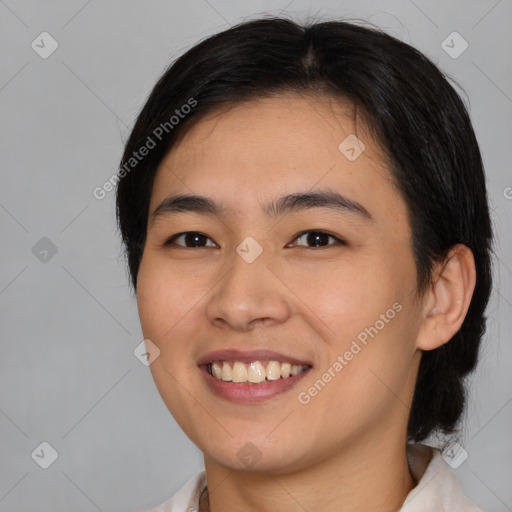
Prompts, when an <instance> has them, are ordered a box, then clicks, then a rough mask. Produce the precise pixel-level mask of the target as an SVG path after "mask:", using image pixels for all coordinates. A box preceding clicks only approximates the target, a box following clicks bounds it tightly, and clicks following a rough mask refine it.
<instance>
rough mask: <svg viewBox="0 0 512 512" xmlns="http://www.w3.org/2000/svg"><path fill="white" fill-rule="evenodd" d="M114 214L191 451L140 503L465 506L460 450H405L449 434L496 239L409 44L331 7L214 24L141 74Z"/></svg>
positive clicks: (165, 507)
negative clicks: (177, 479) (191, 473)
mask: <svg viewBox="0 0 512 512" xmlns="http://www.w3.org/2000/svg"><path fill="white" fill-rule="evenodd" d="M117 209H118V211H117V213H118V221H119V225H120V229H121V233H122V236H123V241H124V243H125V246H126V253H127V259H128V264H129V269H130V273H131V278H132V284H133V286H134V289H135V290H136V293H137V302H138V308H139V315H140V320H141V325H142V329H143V333H144V337H145V338H146V348H147V351H148V357H149V360H150V362H151V366H150V368H151V372H152V375H153V378H154V380H155V383H156V386H157V388H158V390H159V392H160V395H161V396H162V398H163V400H164V402H165V404H166V405H167V407H168V409H169V411H170V412H171V413H172V415H173V416H174V418H175V419H176V421H177V422H178V424H179V425H180V426H181V428H182V429H183V430H184V432H185V433H186V434H187V436H189V438H190V439H191V440H192V441H193V442H194V443H195V444H196V445H197V446H198V447H199V449H200V450H201V451H202V452H203V454H204V463H205V471H204V472H201V473H200V474H199V475H197V476H196V477H195V478H193V479H192V480H191V481H190V482H189V483H188V484H187V485H186V486H185V487H184V488H183V489H181V491H179V492H178V493H177V494H176V495H175V496H174V497H173V498H171V499H170V500H168V501H167V502H165V503H163V504H162V505H160V506H159V507H157V508H156V509H154V510H155V511H156V512H163V511H176V512H178V511H180V512H181V511H187V510H188V511H191V510H196V511H197V510H199V511H201V512H203V511H206V510H210V511H211V512H218V511H222V510H235V511H238V510H246V511H248V510H254V511H267V510H280V511H298V510H308V511H313V510H322V511H335V510H336V511H339V510H344V511H356V510H357V511H362V510H371V511H376V510H379V511H390V512H391V511H396V510H401V511H407V512H419V511H434V510H435V511H436V512H439V511H444V510H446V511H450V512H456V511H476V510H478V509H477V508H476V506H475V505H474V504H472V503H471V502H470V501H469V500H468V499H467V498H466V497H465V496H464V495H463V494H462V491H461V489H460V487H459V485H458V483H457V481H456V480H455V478H454V477H453V475H452V474H451V473H450V471H449V467H448V465H447V464H446V462H445V460H448V461H449V457H450V454H452V455H451V456H453V453H454V449H453V446H455V447H456V448H457V450H459V451H460V450H463V448H462V447H460V446H459V445H458V444H456V445H453V444H452V449H451V451H450V452H445V454H444V456H442V454H441V452H440V451H439V450H438V449H434V448H430V447H429V446H427V445H425V444H421V441H424V440H425V439H427V437H428V436H430V435H431V434H435V433H444V434H453V433H456V432H457V428H458V426H459V419H460V417H461V414H462V412H463V410H464V405H465V392H464V386H463V384H464V381H463V379H464V377H465V376H466V375H467V374H468V373H469V372H470V371H471V370H473V369H474V367H475V365H476V362H477V356H478V347H479V343H480V339H481V336H482V334H483V332H484V326H485V318H484V311H485V307H486V304H487V301H488V298H489V293H490V289H491V275H490V249H491V239H492V234H491V227H490V220H489V210H488V205H487V197H486V187H485V177H484V172H483V165H482V160H481V156H480V152H479V149H478V145H477V142H476V139H475V135H474V132H473V129H472V126H471V122H470V119H469V116H468V114H467V111H466V109H465V107H464V105H463V103H462V102H461V100H460V98H459V96H458V95H457V94H456V93H455V91H454V90H453V88H452V87H451V86H450V85H449V83H448V82H447V80H446V79H445V77H444V76H443V74H442V73H441V72H440V71H439V70H438V69H437V68H436V67H435V66H434V65H433V64H432V63H431V62H430V61H429V60H428V59H427V58H426V57H425V56H423V55H422V54H421V53H420V52H418V51H417V50H415V49H413V48H412V47H410V46H408V45H406V44H404V43H402V42H400V41H398V40H396V39H394V38H392V37H390V36H388V35H386V34H384V33H382V32H380V31H377V30H373V29H369V28H364V27H361V26H356V25H354V24H350V23H345V22H336V21H332V22H323V23H317V24H311V25H308V26H300V25H298V24H296V23H294V22H292V21H289V20H286V19H280V18H264V19H259V20H254V21H250V22H246V23H242V24H240V25H238V26H236V27H233V28H230V29H229V30H226V31H224V32H222V33H220V34H217V35H214V36H212V37H210V38H208V39H206V40H205V41H203V42H201V43H200V44H198V45H197V46H195V47H194V48H192V49H191V50H189V51H188V52H186V53H185V54H184V55H183V56H181V57H180V58H179V59H178V60H177V61H176V62H175V63H174V64H173V65H172V66H171V67H170V68H169V69H168V70H167V71H166V73H165V74H164V75H163V76H162V78H161V79H160V80H159V81H158V83H157V84H156V86H155V87H154V89H153V91H152V93H151V95H150V97H149V99H148V100H147V103H146V105H145V106H144V108H143V109H142V112H141V113H140V115H139V117H138V119H137V122H136V124H135V127H134V129H133V131H132V133H131V136H130V138H129V140H128V142H127V144H126V148H125V152H124V155H123V159H122V162H121V169H120V171H119V183H118V190H117ZM457 450H455V451H457ZM443 458H444V459H445V460H443Z"/></svg>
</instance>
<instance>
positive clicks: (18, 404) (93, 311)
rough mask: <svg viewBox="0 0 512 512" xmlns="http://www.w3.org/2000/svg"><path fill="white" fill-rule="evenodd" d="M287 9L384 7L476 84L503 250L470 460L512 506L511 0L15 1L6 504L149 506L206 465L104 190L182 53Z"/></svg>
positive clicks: (0, 418) (494, 505)
mask: <svg viewBox="0 0 512 512" xmlns="http://www.w3.org/2000/svg"><path fill="white" fill-rule="evenodd" d="M280 12H282V13H284V14H286V15H288V16H292V17H294V19H299V20H300V19H303V18H304V17H305V16H307V15H316V16H319V17H322V18H325V19H328V18H330V17H336V18H339V17H345V18H352V19H353V18H361V19H366V20H370V21H371V22H373V23H375V24H378V25H381V26H382V27H384V28H385V29H387V30H388V31H389V32H390V33H392V34H394V35H396V36H398V37H400V38H401V39H403V40H405V41H406V42H409V43H411V44H412V45H413V46H415V47H417V48H419V49H420V50H422V51H424V52H425V53H426V54H427V55H428V56H430V57H431V58H432V59H433V60H434V61H435V62H436V63H438V64H439V65H440V67H441V68H442V69H443V70H445V71H446V72H447V73H448V74H449V75H451V76H453V77H454V79H455V80H457V82H458V83H460V84H461V86H462V87H463V88H464V89H465V91H466V93H467V98H469V102H470V111H471V116H472V119H473V122H474V126H475V129H476V132H477V136H478V137H479V142H480V145H481V149H482V152H483V156H484V160H485V164H486V169H487V175H488V183H489V194H490V201H491V207H492V210H493V221H494V226H495V229H496V233H497V237H498V243H497V246H496V253H497V263H498V264H497V266H496V268H495V279H496V289H495V291H494V295H493V297H492V301H491V305H490V308H489V321H488V333H487V335H486V337H485V340H484V343H483V352H482V357H481V363H480V366H479V370H478V372H477V373H476V375H475V378H474V379H473V380H472V391H473V393H472V396H471V401H470V404H469V408H468V414H467V428H466V430H465V433H464V435H463V437H461V439H460V443H461V444H462V445H463V446H464V448H465V450H466V451H467V452H468V453H469V458H468V459H467V461H465V462H464V463H463V464H462V465H461V466H460V467H459V468H458V469H456V470H454V472H455V474H456V475H457V478H458V479H459V481H460V482H461V484H462V486H463V488H464V491H465V492H466V494H467V495H468V496H469V497H470V498H471V499H472V500H473V501H475V502H476V503H477V504H478V505H479V506H480V507H482V508H483V509H485V510H487V511H506V510H512V485H510V484H511V483H512V481H511V480H512V439H511V437H512V436H511V434H510V432H511V429H510V425H511V424H512V403H511V402H512V386H511V372H510V368H509V367H510V365H511V364H512V348H511V344H510V334H509V333H510V332H511V331H512V321H511V319H512V284H511V283H512V273H511V266H510V261H511V254H512V237H511V233H512V230H511V229H510V226H509V219H510V217H511V215H512V189H510V188H507V187H512V173H511V171H510V158H509V155H510V143H511V141H512V138H511V135H512V99H511V98H512V83H511V76H512V59H510V54H511V50H512V44H511V43H512V36H511V32H510V30H509V28H510V22H511V19H512V2H511V0H500V1H497V0H482V1H476V0H474V1H472V2H468V1H467V0H466V1H462V0H460V1H450V2H446V1H435V2H427V1H420V0H414V1H412V0H395V1H387V2H374V1H368V0H366V1H361V0H357V1H356V0H354V1H345V2H340V1H336V2H335V1H330V2H329V1H315V2H312V1H308V0H292V1H290V0H278V1H275V0H274V1H270V0H268V1H261V0H260V1H256V0H251V1H245V2H235V1H234V0H186V1H181V0H180V1H173V2H170V1H168V2H165V1H152V2H148V1H146V2H142V1H132V0H130V1H128V0H125V1H123V2H114V1H105V0H103V1H102V0H90V1H85V0H73V1H69V0H67V1H64V0H53V1H40V0H37V1H36V0H33V1H26V0H21V1H16V0H5V1H2V0H0V48H1V61H0V62H1V74H0V109H1V118H0V119H1V121H0V150H1V184H2V186H1V188H0V233H1V240H2V241H1V251H2V253H1V254H2V260H1V261H2V264H1V268H0V306H1V309H0V311H1V313H0V314H1V322H0V326H1V331H0V332H1V338H0V339H1V341H0V342H1V354H2V356H1V358H0V432H1V435H0V510H1V511H61V510H62V511H64V510H66V511H69V510H72V511H95V510H102V511H105V512H107V511H120V510H124V511H143V510H146V509H148V508H150V507H153V506H156V505H157V504H159V503H161V502H162V501H164V500H165V499H167V498H168V497H170V496H171V495H172V494H173V493H174V492H175V491H176V490H177V489H178V488H179V487H181V486H182V485H183V484H184V483H185V482H186V481H187V480H188V479H189V478H190V477H191V476H193V475H194V474H195V473H196V472H197V471H199V470H200V469H202V458H201V454H200V453H199V451H198V450H197V449H196V448H195V447H194V446H193V445H192V444H191V443H190V441H188V439H187V438H186V437H185V435H184V434H183V433H182V432H181V431H180V429H179V428H178V427H177V425H176V424H175V422H174V420H173V419H172V417H171V416H170V414H169V413H168V411H167V409H166V407H165V405H164V403H163V402H162V401H161V399H160V396H159V395H158V392H157V390H156V388H155V386H154V384H153V381H152V378H151V374H150V370H149V368H148V367H146V366H144V365H143V364H141V363H140V362H139V360H138V359H137V358H136V357H135V356H134V354H133V350H134V349H135V347H136V346H137V345H138V344H139V343H140V342H141V340H142V339H143V337H142V334H141V330H140V326H139V323H138V316H137V310H136V304H135V300H134V297H133V295H132V293H131V291H130V288H129V285H128V279H127V274H126V271H125V267H124V262H123V259H122V256H121V247H120V242H119V239H118V235H117V233H116V227H115V221H114V220H115V218H114V192H111V193H109V194H107V197H106V198H105V199H103V200H101V201H100V200H97V199H95V198H94V197H93V195H92V191H93V189H94V188H95V187H98V186H101V185H102V184H103V183H104V182H105V180H107V179H108V178H109V177H110V176H111V175H112V174H113V173H115V172H116V166H117V163H118V161H119V159H120V155H121V152H122V148H123V141H125V140H126V138H127V136H128V134H129V130H130V128H131V126H132V124H133V122H134V119H135V118H136V115H137V113H138V111H139V109H140V108H141V106H142V105H143V102H144V100H145V98H146V97H147V94H148V93H149V91H150V88H151V87H152V86H153V84H154V82H155V81H156V79H157V78H158V76H159V75H160V73H161V72H163V70H164V69H165V67H166V66H167V65H168V63H169V62H170V61H171V60H172V59H174V58H175V57H176V56H178V55H179V54H181V53H182V52H183V51H184V50H186V49H188V48H189V47H190V46H192V45H193V44H195V43H196V42H198V41H199V40H200V39H201V38H203V37H205V36H207V35H209V34H212V33H214V32H217V31H219V30H222V29H225V28H227V27H228V26H229V25H232V24H234V23H236V22H238V21H241V20H242V19H244V18H247V17H252V16H253V15H256V14H261V13H273V14H279V13H280ZM43 31H47V32H49V33H50V34H51V35H52V37H53V38H54V39H55V40H56V41H57V42H58V45H59V47H58V49H57V50H56V51H55V53H53V54H52V55H51V56H50V57H48V58H47V59H43V58H41V57H40V56H39V54H38V53H36V51H34V50H33V49H32V47H31V43H32V41H34V40H36V42H37V41H40V39H38V36H39V34H41V32H43ZM453 31H457V32H458V33H460V34H461V35H462V37H463V38H464V39H465V40H466V41H467V42H468V44H469V47H468V49H467V50H466V51H465V52H464V53H463V54H462V55H460V56H459V57H458V58H452V57H450V56H449V55H448V54H447V53H446V52H445V51H444V50H443V48H442V47H441V43H442V41H443V40H445V38H446V37H447V36H448V35H449V34H451V33H452V32H453ZM457 44H458V43H457ZM48 47H49V46H48V42H47V43H45V48H46V49H48ZM43 237H46V238H48V239H49V240H51V243H52V244H53V245H54V246H55V247H56V249H57V252H56V253H55V254H54V255H52V251H51V248H52V246H51V245H50V244H49V242H48V241H47V240H43V241H40V239H41V238H43ZM38 242H39V245H36V244H37V243H38ZM35 245H36V249H34V250H33V247H34V246H35ZM44 250H48V251H49V252H48V253H47V254H46V253H44ZM41 251H43V252H41ZM34 253H35V254H34ZM41 259H42V260H41ZM507 264H508V266H507ZM42 441H47V442H48V443H50V445H51V446H53V447H54V449H55V450H56V451H57V452H58V455H59V456H58V458H57V460H56V461H55V462H54V463H53V464H52V465H51V466H50V467H49V468H48V469H42V468H41V467H39V465H38V464H36V462H35V460H34V459H33V458H32V457H31V453H32V452H33V451H34V450H35V449H36V448H37V447H38V446H39V444H40V443H41V442H42ZM48 453H49V452H48V451H47V452H46V453H45V456H48Z"/></svg>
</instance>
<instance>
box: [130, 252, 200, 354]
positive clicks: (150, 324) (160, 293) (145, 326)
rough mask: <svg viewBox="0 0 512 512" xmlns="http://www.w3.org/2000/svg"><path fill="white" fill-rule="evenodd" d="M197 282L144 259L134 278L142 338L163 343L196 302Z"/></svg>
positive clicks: (170, 268) (184, 274) (165, 263)
mask: <svg viewBox="0 0 512 512" xmlns="http://www.w3.org/2000/svg"><path fill="white" fill-rule="evenodd" d="M199 282H200V280H199V279H194V277H193V276H191V275H189V274H188V273H186V272H178V271H176V270H173V269H172V267H170V266H169V263H168V262H165V261H162V260H161V259H159V258H155V257H151V256H144V257H143V259H142V261H141V265H140V268H139V273H138V276H137V307H138V311H139V317H140V321H141V326H142V330H143V333H144V336H145V337H148V338H150V339H152V341H154V343H156V344H157V345H165V344H167V343H166V340H168V339H170V338H172V336H173V334H174V333H175V332H176V331H177V330H178V327H181V325H180V324H181V322H182V321H183V319H185V318H186V317H187V315H189V314H190V313H191V311H192V309H193V306H194V304H196V303H197V302H198V299H199V297H200V296H201V287H200V286H199V284H198V283H199ZM175 327H176V328H175ZM153 338H154V339H153ZM162 348H163V347H162Z"/></svg>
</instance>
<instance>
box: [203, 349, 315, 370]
mask: <svg viewBox="0 0 512 512" xmlns="http://www.w3.org/2000/svg"><path fill="white" fill-rule="evenodd" d="M214 361H240V362H241V363H252V362H253V361H281V362H286V363H291V364H297V365H302V366H312V364H311V363H310V362H309V361H305V360H302V359H297V358H296V357H291V356H287V355H285V354H281V353H279V352H274V351H273V350H243V351H242V350H237V349H226V350H215V351H213V352H208V354H205V355H204V356H202V357H200V358H199V359H198V361H197V364H198V366H199V365H202V364H209V363H213V362H214Z"/></svg>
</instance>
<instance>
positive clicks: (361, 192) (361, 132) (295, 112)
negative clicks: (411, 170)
mask: <svg viewBox="0 0 512 512" xmlns="http://www.w3.org/2000/svg"><path fill="white" fill-rule="evenodd" d="M354 112H355V110H354V107H353V105H352V104H350V103H349V102H347V101H343V100H340V99H333V98H330V97H325V98H319V97H314V96H304V95H298V94H293V93H290V94H282V95H278V96H273V97H267V98H262V99H255V100H251V101H248V102H245V103H242V104H236V105H234V106H230V107H229V108H228V107H225V108H222V109H219V110H217V111H215V112H212V113H211V114H209V115H207V116H206V117H205V118H203V119H201V120H200V121H198V122H197V123H196V124H195V125H194V126H193V127H192V128H190V130H189V131H188V132H187V133H186V134H185V136H184V137H183V139H182V140H181V141H180V143H179V144H178V145H177V146H175V147H173V148H172V149H171V151H170V152H169V153H168V154H167V155H166V157H165V158H164V159H163V161H162V162H161V164H160V166H159V168H158V171H157V174H156V176H155V181H154V187H153V194H152V198H151V210H154V208H155V207H156V206H157V205H158V204H159V203H160V201H162V200H163V199H164V198H165V197H167V196H168V195H169V194H176V193H196V194H201V195H208V196H212V195H215V196H216V197H217V198H218V199H219V200H221V201H222V202H223V203H225V204H228V205H233V207H234V208H236V206H239V207H240V209H242V210H243V209H244V208H248V207H249V206H250V205H252V206H254V204H255V202H254V198H255V197H258V198H261V197H263V196H265V197H268V198H273V197H276V196H281V195H284V194H289V193H294V192H297V191H298V190H300V191H304V190H311V189H315V188H329V189H331V190H338V191H339V192H340V193H343V194H344V195H346V196H348V197H352V198H353V199H354V200H355V201H358V202H366V203H368V202H369V201H370V202H371V203H372V205H371V208H372V209H375V208H377V209H378V208H381V209H384V210H385V208H386V207H389V203H390V201H391V202H394V203H395V205H394V206H395V209H396V208H398V210H400V208H401V207H402V209H403V211H405V205H404V204H401V205H400V204H399V203H400V201H401V202H402V203H403V201H402V199H401V197H400V196H399V195H398V193H397V192H396V191H395V189H394V187H393V185H392V179H391V173H390V171H389V166H388V165H387V162H386V159H385V156H384V153H383V151H382V150H381V148H380V146H379V145H378V144H377V143H376V142H375V141H374V139H373V137H372V136H371V135H370V130H369V129H368V127H367V126H366V125H365V123H364V121H363V120H362V118H361V117H360V116H358V117H356V116H355V115H354Z"/></svg>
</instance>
